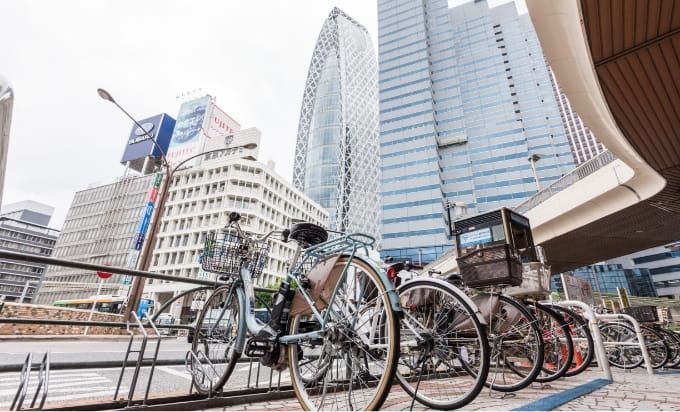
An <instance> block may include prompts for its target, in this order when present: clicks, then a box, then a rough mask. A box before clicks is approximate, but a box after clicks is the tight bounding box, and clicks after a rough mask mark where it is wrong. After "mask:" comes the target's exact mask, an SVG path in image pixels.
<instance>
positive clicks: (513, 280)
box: [456, 244, 522, 288]
mask: <svg viewBox="0 0 680 412" xmlns="http://www.w3.org/2000/svg"><path fill="white" fill-rule="evenodd" d="M456 261H457V262H458V269H459V270H460V275H461V276H462V277H463V279H464V280H465V284H466V285H467V286H469V287H471V288H479V287H484V286H493V285H510V286H519V285H520V284H521V283H522V262H521V261H520V260H519V254H518V253H517V252H516V251H515V249H514V248H513V247H512V246H510V245H508V244H502V245H496V246H486V247H482V248H479V249H476V250H473V251H472V252H470V253H467V254H464V255H462V256H460V257H459V258H457V259H456Z"/></svg>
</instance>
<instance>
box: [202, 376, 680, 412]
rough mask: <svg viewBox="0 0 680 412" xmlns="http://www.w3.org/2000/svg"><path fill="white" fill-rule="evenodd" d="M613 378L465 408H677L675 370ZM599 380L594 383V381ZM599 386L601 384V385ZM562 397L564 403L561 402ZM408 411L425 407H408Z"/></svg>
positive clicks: (280, 406) (391, 403) (274, 404)
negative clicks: (572, 394)
mask: <svg viewBox="0 0 680 412" xmlns="http://www.w3.org/2000/svg"><path fill="white" fill-rule="evenodd" d="M612 373H613V376H614V382H613V383H610V384H606V382H602V381H600V380H601V379H602V376H603V374H602V372H601V371H600V370H598V369H596V368H595V369H593V370H591V371H586V372H584V373H582V374H580V375H578V376H575V377H571V378H563V379H560V380H558V381H556V382H551V383H550V384H546V385H538V384H534V385H532V386H531V387H529V388H525V389H523V390H521V391H518V392H515V393H512V394H509V395H506V396H503V394H502V393H499V392H495V391H493V392H490V391H489V390H488V389H485V390H484V391H483V392H482V393H481V394H480V395H479V396H478V397H477V398H476V399H475V400H474V401H473V402H472V403H470V404H469V405H467V406H466V407H465V408H464V409H463V410H466V411H510V410H556V411H633V410H636V411H680V370H669V371H659V372H658V373H657V374H655V375H648V374H647V373H646V371H645V370H644V369H641V368H638V369H636V370H634V371H621V370H618V369H612ZM598 383H600V385H597V384H598ZM602 385H604V386H602ZM597 386H600V387H599V389H595V390H594V391H592V392H590V393H587V394H585V395H583V396H578V397H575V398H574V396H569V395H570V393H573V392H576V391H578V390H581V389H583V390H585V391H590V390H592V389H593V388H595V387H597ZM566 400H568V401H567V402H566V403H564V401H566ZM299 409H300V406H299V404H298V403H297V401H296V400H295V399H282V400H275V401H265V402H257V403H248V404H243V405H235V406H230V407H228V408H214V409H209V410H211V411H218V410H242V411H243V410H248V411H257V410H261V411H265V410H266V411H292V410H299ZM383 410H390V411H408V410H411V398H409V397H408V395H406V393H405V392H403V391H402V390H401V388H399V386H398V385H395V386H394V388H393V390H392V393H391V394H390V395H389V397H388V398H387V401H385V404H384V405H383ZM413 410H415V411H423V410H429V409H428V408H426V407H423V406H421V405H419V404H418V403H417V402H416V403H415V404H414V405H413Z"/></svg>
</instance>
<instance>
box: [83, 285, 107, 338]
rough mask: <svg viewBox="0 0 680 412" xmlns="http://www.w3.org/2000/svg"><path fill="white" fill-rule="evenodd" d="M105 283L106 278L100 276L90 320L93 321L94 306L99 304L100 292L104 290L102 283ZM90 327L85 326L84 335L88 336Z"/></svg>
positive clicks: (88, 319)
mask: <svg viewBox="0 0 680 412" xmlns="http://www.w3.org/2000/svg"><path fill="white" fill-rule="evenodd" d="M103 284H104V278H102V277H101V276H100V279H99V286H97V295H96V296H95V299H94V302H92V307H91V308H90V316H89V317H88V318H87V321H88V322H91V321H92V315H93V314H94V308H95V306H97V299H99V294H100V293H101V292H102V285H103ZM88 329H90V326H89V325H88V326H85V332H83V335H84V336H87V331H88Z"/></svg>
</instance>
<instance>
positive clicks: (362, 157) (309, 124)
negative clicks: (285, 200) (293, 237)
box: [293, 8, 380, 242]
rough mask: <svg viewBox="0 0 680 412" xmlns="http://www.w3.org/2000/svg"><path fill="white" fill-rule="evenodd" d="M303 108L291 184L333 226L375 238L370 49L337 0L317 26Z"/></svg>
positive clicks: (374, 91)
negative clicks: (318, 207) (320, 208)
mask: <svg viewBox="0 0 680 412" xmlns="http://www.w3.org/2000/svg"><path fill="white" fill-rule="evenodd" d="M304 90H305V92H304V96H303V98H302V109H301V110H300V123H299V126H298V135H297V144H296V147H295V164H294V170H293V184H294V185H295V187H296V188H298V189H299V190H301V191H303V192H304V193H305V194H306V195H308V196H309V197H311V198H312V199H314V200H315V201H317V202H318V203H319V204H321V205H322V206H323V207H324V208H326V210H327V211H328V214H329V216H330V228H331V229H334V230H339V231H345V232H355V231H356V232H363V233H367V234H369V235H372V236H374V237H375V238H376V239H377V240H378V242H379V240H380V196H379V190H380V189H379V185H380V168H379V164H380V157H379V149H378V86H377V63H376V59H375V52H374V49H373V45H372V42H371V39H370V35H369V33H368V32H367V31H366V29H365V28H364V27H363V26H361V25H360V24H359V23H357V22H356V21H355V20H353V19H352V18H351V17H349V16H347V15H346V14H345V13H343V12H342V11H341V10H340V9H338V8H334V9H333V10H332V11H331V13H330V15H329V16H328V18H327V19H326V22H325V23H324V24H323V27H322V28H321V32H320V33H319V38H318V40H317V42H316V46H315V47H314V52H313V54H312V60H311V63H310V65H309V72H308V74H307V82H306V84H305V89H304Z"/></svg>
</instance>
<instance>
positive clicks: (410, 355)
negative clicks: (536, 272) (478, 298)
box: [387, 262, 489, 410]
mask: <svg viewBox="0 0 680 412" xmlns="http://www.w3.org/2000/svg"><path fill="white" fill-rule="evenodd" d="M412 269H414V267H413V266H412V265H410V264H409V263H408V262H406V263H403V262H397V263H393V264H391V265H390V266H389V267H388V269H387V275H388V278H389V279H390V280H391V281H392V282H393V283H394V284H396V285H399V287H398V292H399V296H400V302H401V306H402V311H403V317H402V318H401V322H400V326H401V331H400V335H401V346H400V348H401V350H400V357H399V367H398V370H397V381H398V382H399V384H400V385H401V386H402V388H403V389H404V390H405V391H406V393H408V394H409V395H410V396H412V397H413V399H414V400H417V401H418V402H420V403H421V404H423V405H425V406H427V407H430V408H434V409H443V410H450V409H457V408H461V407H463V406H465V405H467V404H469V403H470V402H472V401H473V400H474V399H475V398H476V397H477V395H478V394H479V393H480V391H481V390H482V389H483V387H484V382H485V381H486V376H487V374H488V370H489V345H488V341H487V337H486V326H485V319H484V317H483V316H482V314H481V313H480V312H479V310H478V309H477V307H476V306H475V305H474V303H473V302H472V300H471V299H470V298H469V297H468V296H467V295H465V293H463V292H462V291H461V290H460V289H458V288H456V287H455V286H453V285H452V284H450V283H448V282H446V281H445V280H443V279H438V278H434V277H431V275H432V273H430V276H423V275H421V274H418V273H415V272H414V271H413V270H412Z"/></svg>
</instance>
